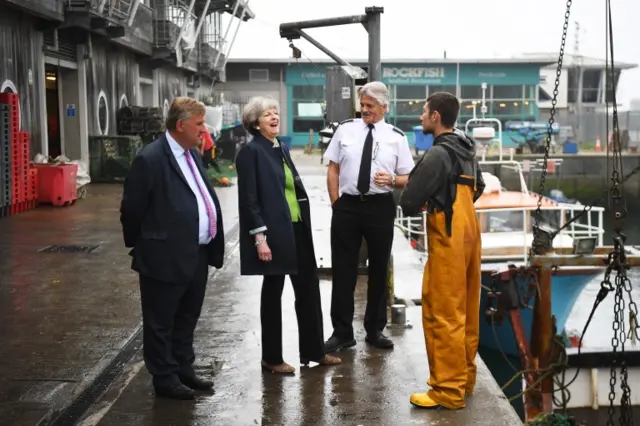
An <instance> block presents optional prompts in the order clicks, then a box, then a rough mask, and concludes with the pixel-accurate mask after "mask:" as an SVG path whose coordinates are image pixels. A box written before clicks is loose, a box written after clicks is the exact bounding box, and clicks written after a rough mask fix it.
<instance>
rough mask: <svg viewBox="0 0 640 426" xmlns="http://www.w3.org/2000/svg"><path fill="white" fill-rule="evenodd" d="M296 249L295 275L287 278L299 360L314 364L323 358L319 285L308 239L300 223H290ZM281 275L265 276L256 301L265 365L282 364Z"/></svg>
mask: <svg viewBox="0 0 640 426" xmlns="http://www.w3.org/2000/svg"><path fill="white" fill-rule="evenodd" d="M293 231H294V234H295V240H296V246H295V247H291V253H296V255H297V258H298V273H297V274H296V275H290V276H289V277H290V278H291V284H292V285H293V292H294V294H295V298H296V301H295V308H296V316H297V318H298V343H299V348H300V358H301V359H306V360H309V361H318V360H320V359H321V358H322V357H323V356H324V331H323V326H322V305H321V301H320V283H319V280H318V271H317V268H316V260H315V259H314V258H313V251H312V246H311V240H310V239H309V236H308V235H307V232H306V231H305V228H304V225H303V224H302V223H301V222H294V223H293ZM284 278H285V276H284V275H265V277H264V280H263V282H262V296H261V299H260V321H261V322H262V360H263V361H265V362H266V363H267V364H271V365H277V364H282V363H283V362H284V360H283V359H282V290H283V289H284Z"/></svg>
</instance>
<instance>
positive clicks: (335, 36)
mask: <svg viewBox="0 0 640 426" xmlns="http://www.w3.org/2000/svg"><path fill="white" fill-rule="evenodd" d="M249 5H250V7H251V9H252V10H253V11H254V12H255V14H256V19H255V20H253V21H249V22H246V23H243V24H242V26H241V27H240V31H239V33H238V36H237V38H236V41H235V44H234V46H233V49H232V50H231V54H230V56H231V57H232V58H287V57H290V56H291V53H290V49H288V47H287V40H285V39H281V38H280V36H279V33H278V25H279V24H280V23H282V22H291V21H303V20H309V19H319V18H328V17H334V16H345V15H356V14H362V13H364V8H365V7H366V6H384V8H385V13H384V14H383V15H382V58H383V59H391V58H429V57H431V58H440V57H442V56H443V52H444V51H445V50H446V51H447V56H448V57H449V58H492V57H510V56H516V55H520V54H521V53H526V52H558V50H559V47H560V37H561V34H562V24H563V22H564V12H565V9H566V3H565V2H564V1H562V0H536V1H533V0H526V1H524V0H489V1H477V0H447V1H440V2H437V1H433V0H374V1H371V0H368V1H367V0H250V3H249ZM612 16H613V29H614V48H615V52H614V55H615V60H616V61H622V62H631V63H634V64H638V63H640V47H639V46H638V43H639V41H640V26H638V20H639V18H640V1H638V0H612ZM575 21H578V22H579V23H580V27H581V31H580V32H581V34H580V53H581V54H582V55H585V56H594V57H599V58H603V59H604V57H605V0H580V1H577V0H576V1H574V4H573V6H572V12H571V26H570V29H569V38H568V41H567V52H568V53H573V52H574V43H575V36H576V32H575V29H574V22H575ZM232 31H233V28H232ZM308 32H309V34H310V35H312V36H313V37H314V38H316V39H317V40H319V41H320V42H321V43H323V44H324V45H325V46H327V47H328V48H329V49H331V50H333V51H334V52H336V53H337V54H338V55H342V56H344V57H347V58H363V59H364V58H366V57H367V34H366V31H365V30H364V28H362V26H361V25H346V26H341V27H333V28H322V29H311V30H308ZM231 34H232V33H231ZM295 44H296V45H297V46H298V47H299V48H300V49H302V51H303V55H305V56H306V57H308V58H311V59H315V58H324V57H326V56H325V55H324V53H322V52H320V51H319V50H317V49H316V48H315V47H313V46H311V45H310V44H309V43H307V42H306V41H305V40H298V41H296V42H295ZM305 56H303V59H302V60H304V61H306V59H305ZM618 98H619V101H620V102H623V103H624V104H627V103H628V101H629V100H630V99H633V98H640V69H633V70H628V71H625V72H623V77H622V79H621V82H620V87H619V91H618Z"/></svg>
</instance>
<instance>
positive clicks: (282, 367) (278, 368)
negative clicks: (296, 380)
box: [261, 361, 296, 374]
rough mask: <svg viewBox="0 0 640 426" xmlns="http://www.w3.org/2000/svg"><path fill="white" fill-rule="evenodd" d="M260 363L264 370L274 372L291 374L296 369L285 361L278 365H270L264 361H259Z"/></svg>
mask: <svg viewBox="0 0 640 426" xmlns="http://www.w3.org/2000/svg"><path fill="white" fill-rule="evenodd" d="M261 364H262V368H263V369H264V370H266V371H269V372H271V373H274V374H293V373H295V371H296V369H295V367H294V366H292V365H289V364H287V363H286V362H283V363H282V364H278V365H271V364H268V363H266V362H265V361H261Z"/></svg>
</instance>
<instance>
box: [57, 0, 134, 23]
mask: <svg viewBox="0 0 640 426" xmlns="http://www.w3.org/2000/svg"><path fill="white" fill-rule="evenodd" d="M138 3H139V2H138V1H136V0H67V8H68V9H69V10H72V11H73V10H87V9H90V10H92V11H94V12H96V13H97V14H99V15H103V16H105V17H110V18H111V17H112V18H114V19H119V20H121V21H128V20H129V15H130V14H131V13H132V12H133V11H134V9H135V6H136V5H137V4H138Z"/></svg>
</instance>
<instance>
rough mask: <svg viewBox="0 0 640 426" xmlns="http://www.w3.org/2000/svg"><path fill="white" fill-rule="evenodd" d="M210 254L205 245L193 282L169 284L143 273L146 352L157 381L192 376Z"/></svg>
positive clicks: (150, 371)
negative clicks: (196, 336)
mask: <svg viewBox="0 0 640 426" xmlns="http://www.w3.org/2000/svg"><path fill="white" fill-rule="evenodd" d="M207 260H208V253H207V249H206V248H205V247H204V246H203V247H202V248H201V249H200V251H199V254H198V267H197V269H196V273H195V275H194V277H193V279H192V280H191V281H188V282H181V283H168V282H163V281H157V280H155V279H152V278H149V277H145V276H142V275H141V276H140V296H141V301H142V321H143V344H144V348H143V354H144V361H145V364H146V366H147V370H149V373H151V374H152V375H153V380H154V383H155V384H170V383H176V382H177V380H178V377H177V375H178V374H180V375H186V376H189V375H192V374H193V367H192V365H193V362H194V360H195V354H194V352H193V332H194V330H195V328H196V325H197V323H198V319H199V318H200V311H201V310H202V303H203V301H204V295H205V290H206V287H207V276H208V272H209V267H208V265H207Z"/></svg>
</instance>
